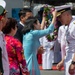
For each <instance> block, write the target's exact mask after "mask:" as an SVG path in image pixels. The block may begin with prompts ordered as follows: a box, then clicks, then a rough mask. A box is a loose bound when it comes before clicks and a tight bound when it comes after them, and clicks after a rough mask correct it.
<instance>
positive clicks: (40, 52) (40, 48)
mask: <svg viewBox="0 0 75 75" xmlns="http://www.w3.org/2000/svg"><path fill="white" fill-rule="evenodd" d="M38 53H39V54H43V53H44V48H43V46H40V47H39V49H38Z"/></svg>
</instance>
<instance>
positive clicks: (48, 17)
mask: <svg viewBox="0 0 75 75" xmlns="http://www.w3.org/2000/svg"><path fill="white" fill-rule="evenodd" d="M54 10H55V8H54V7H51V8H50V7H48V5H45V6H44V15H43V16H45V18H46V28H47V27H48V26H49V25H50V23H51V21H52V18H53V16H52V14H51V13H52V12H53V11H54ZM57 33H58V26H57V24H56V25H55V29H54V32H53V33H52V34H51V35H50V34H48V35H47V36H46V38H47V40H48V41H54V40H56V38H57Z"/></svg>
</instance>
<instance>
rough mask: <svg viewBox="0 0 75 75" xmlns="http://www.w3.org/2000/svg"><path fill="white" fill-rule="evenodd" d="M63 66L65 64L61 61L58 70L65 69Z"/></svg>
mask: <svg viewBox="0 0 75 75" xmlns="http://www.w3.org/2000/svg"><path fill="white" fill-rule="evenodd" d="M63 64H64V62H63V61H60V62H59V63H58V64H57V66H56V67H57V69H58V70H61V68H62V67H63Z"/></svg>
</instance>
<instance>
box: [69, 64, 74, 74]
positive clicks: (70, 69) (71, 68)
mask: <svg viewBox="0 0 75 75" xmlns="http://www.w3.org/2000/svg"><path fill="white" fill-rule="evenodd" d="M74 70H75V65H74V64H71V65H70V66H69V73H70V74H71V75H73V74H74Z"/></svg>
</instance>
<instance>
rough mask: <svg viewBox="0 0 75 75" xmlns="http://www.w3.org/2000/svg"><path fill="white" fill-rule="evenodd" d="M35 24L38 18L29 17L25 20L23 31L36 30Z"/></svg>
mask: <svg viewBox="0 0 75 75" xmlns="http://www.w3.org/2000/svg"><path fill="white" fill-rule="evenodd" d="M34 24H37V18H36V17H29V18H28V19H27V20H26V22H25V26H24V28H23V30H22V33H23V34H26V33H28V32H30V30H34Z"/></svg>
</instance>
